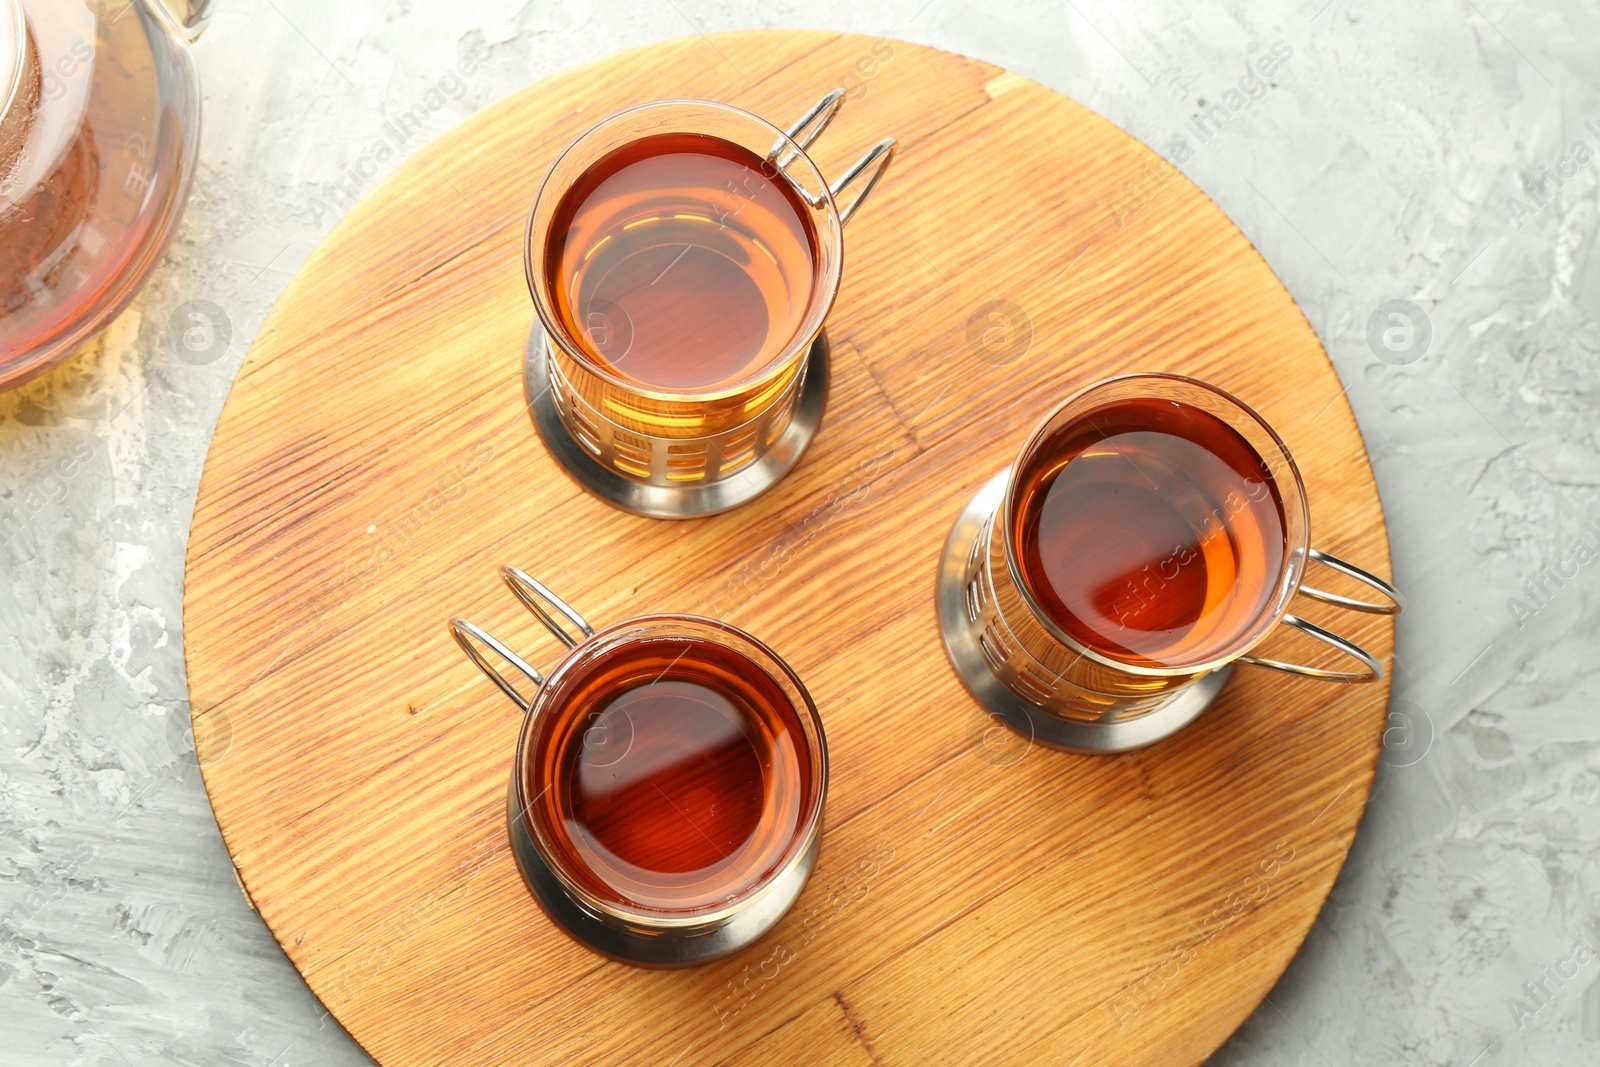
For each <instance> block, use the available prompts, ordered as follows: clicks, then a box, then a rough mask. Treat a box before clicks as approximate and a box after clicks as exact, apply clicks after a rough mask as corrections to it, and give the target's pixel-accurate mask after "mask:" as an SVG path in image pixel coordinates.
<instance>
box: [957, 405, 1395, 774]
mask: <svg viewBox="0 0 1600 1067" xmlns="http://www.w3.org/2000/svg"><path fill="white" fill-rule="evenodd" d="M1310 520H1311V516H1310V511H1309V508H1308V506H1307V502H1306V493H1305V484H1304V482H1303V481H1302V480H1301V476H1300V471H1299V469H1298V468H1297V467H1296V465H1295V461H1294V457H1293V455H1292V454H1291V453H1290V452H1289V448H1288V446H1287V445H1286V444H1285V443H1284V441H1283V439H1282V438H1281V437H1279V436H1278V434H1277V433H1276V431H1274V430H1273V428H1272V427H1271V426H1270V425H1269V424H1268V423H1267V422H1266V420H1265V419H1263V418H1262V417H1261V416H1260V415H1259V414H1257V413H1256V412H1255V411H1254V410H1252V409H1251V408H1249V407H1248V406H1246V405H1245V403H1244V402H1243V401H1241V400H1239V399H1238V398H1237V397H1235V396H1232V395H1231V394H1229V393H1226V392H1224V391H1223V390H1221V389H1219V388H1217V387H1216V386H1214V385H1211V384H1209V383H1207V382H1203V381H1200V380H1198V379H1195V378H1189V377H1185V376H1183V375H1178V374H1159V373H1146V374H1125V375H1121V376H1119V377H1116V378H1108V379H1106V380H1104V381H1101V382H1097V383H1095V384H1093V385H1090V386H1088V387H1087V388H1085V389H1083V390H1081V391H1079V392H1077V393H1075V394H1073V395H1072V396H1069V397H1067V398H1066V399H1065V400H1064V401H1062V402H1061V404H1060V405H1058V406H1057V407H1056V408H1055V410H1054V411H1052V412H1051V413H1050V414H1049V415H1047V416H1046V417H1045V418H1044V420H1043V421H1042V422H1041V423H1040V424H1039V426H1038V428H1037V429H1035V430H1034V431H1033V433H1032V434H1031V435H1030V436H1029V437H1028V439H1027V441H1026V442H1025V443H1024V444H1023V446H1022V449H1021V451H1020V452H1019V453H1018V455H1017V459H1016V462H1015V463H1013V464H1012V466H1011V467H1010V468H1009V469H1008V470H1006V471H1002V472H1001V473H999V474H997V475H995V476H994V477H993V478H991V479H990V480H989V481H988V482H986V483H985V484H984V485H983V486H982V488H980V489H979V490H978V492H977V494H976V495H974V496H973V497H972V499H971V500H970V501H969V502H968V503H967V506H966V507H965V508H964V509H962V512H961V513H960V515H959V516H958V517H957V519H956V522H955V524H954V525H953V526H952V527H951V531H950V536H949V538H948V539H947V541H946V543H945V550H944V554H943V556H942V557H941V563H940V569H939V580H938V583H937V585H936V591H935V604H936V606H937V609H938V613H939V628H940V636H941V637H942V638H943V640H944V646H945V651H946V652H948V653H949V655H950V662H951V664H952V665H953V666H954V667H955V669H956V672H957V673H958V674H959V675H960V676H961V679H962V681H963V682H964V683H966V686H967V688H968V690H969V691H971V692H972V694H973V695H974V696H975V697H976V698H977V700H978V701H979V703H980V704H981V705H983V707H984V708H985V709H986V710H987V711H989V712H990V713H991V714H993V715H997V716H999V717H1000V718H1001V719H1002V720H1003V721H1005V722H1006V723H1007V724H1009V725H1010V726H1012V727H1013V728H1014V729H1016V730H1017V731H1019V732H1020V733H1022V734H1024V735H1025V736H1026V737H1027V738H1028V739H1029V740H1030V741H1032V740H1038V741H1041V742H1043V743H1045V744H1049V745H1054V746H1057V747H1060V748H1066V749H1071V750H1073V751H1078V752H1124V751H1127V750H1129V749H1132V748H1138V747H1140V746H1141V745H1148V744H1152V743H1154V742H1156V741H1159V740H1161V739H1162V738H1164V737H1168V736H1171V735H1172V734H1173V733H1175V732H1177V731H1178V730H1180V729H1182V728H1183V727H1184V726H1185V725H1187V724H1188V723H1190V722H1192V721H1193V720H1194V719H1195V718H1196V717H1197V716H1199V715H1200V714H1201V712H1203V711H1204V710H1205V709H1206V707H1207V706H1209V705H1210V703H1211V702H1212V700H1213V699H1214V698H1215V697H1216V695H1217V694H1218V692H1220V691H1221V689H1222V687H1223V685H1224V684H1225V683H1226V682H1227V679H1228V677H1229V673H1230V672H1231V671H1232V669H1233V666H1234V664H1247V665H1251V666H1257V667H1267V668H1270V669H1272V670H1278V671H1285V672H1288V673H1291V674H1298V675H1301V676H1303V677H1308V678H1318V679H1322V680H1324V681H1337V682H1370V681H1374V680H1376V679H1378V678H1381V677H1382V675H1383V664H1382V662H1381V661H1380V660H1379V659H1378V657H1377V656H1375V655H1373V654H1372V653H1371V652H1369V651H1367V650H1366V649H1364V648H1362V647H1361V646H1360V645H1357V644H1355V643H1354V642H1353V641H1351V640H1349V639H1348V638H1346V637H1342V636H1340V635H1339V634H1337V633H1334V632H1333V631H1331V630H1328V629H1326V628H1325V627H1323V626H1320V625H1317V624H1316V623H1313V622H1310V621H1308V620H1306V619H1303V618H1301V617H1300V616H1298V615H1296V614H1294V613H1292V612H1291V611H1290V610H1289V607H1290V603H1291V601H1293V600H1294V598H1296V597H1300V596H1303V597H1307V598H1309V599H1312V600H1321V601H1324V602H1325V603H1328V604H1332V605H1335V606H1338V607H1341V608H1345V609H1347V610H1351V611H1358V612H1366V613H1370V614H1393V613H1395V612H1397V611H1399V610H1400V606H1401V598H1400V594H1399V593H1398V592H1396V591H1395V589H1394V587H1393V586H1392V585H1390V584H1389V583H1388V582H1386V581H1384V580H1383V579H1381V578H1379V577H1377V576H1376V575H1373V574H1370V573H1368V572H1367V571H1364V570H1362V569H1361V568H1359V567H1356V566H1353V565H1351V564H1349V563H1346V562H1345V561H1344V560H1342V559H1338V558H1337V557H1334V556H1331V555H1329V554H1328V553H1326V552H1322V551H1320V550H1318V549H1316V548H1313V547H1312V546H1311V531H1310ZM1313 563H1314V564H1316V565H1318V566H1320V567H1323V568H1326V569H1330V570H1335V571H1339V572H1340V573H1342V574H1344V575H1345V576H1347V577H1349V578H1352V579H1354V580H1355V581H1357V582H1360V583H1361V584H1363V585H1365V586H1366V587H1368V588H1369V589H1371V590H1373V591H1374V592H1376V593H1378V594H1379V595H1380V596H1381V598H1382V599H1381V600H1376V601H1368V600H1360V599H1356V598H1354V597H1350V596H1346V595H1343V594H1339V593H1333V592H1330V591H1327V590H1323V589H1318V588H1315V587H1313V586H1311V585H1307V584H1305V583H1304V581H1303V580H1302V579H1303V577H1304V574H1305V570H1306V568H1307V566H1308V565H1310V564H1313ZM1280 625H1281V626H1284V627H1287V628H1289V629H1292V630H1296V631H1299V633H1300V634H1302V635H1304V636H1305V637H1309V638H1312V639H1313V640H1315V641H1318V642H1321V643H1322V644H1323V645H1326V646H1328V647H1329V648H1332V649H1334V650H1335V651H1337V652H1338V653H1340V654H1341V655H1343V656H1346V657H1349V658H1351V659H1354V660H1356V661H1357V663H1358V664H1359V669H1355V670H1344V669H1337V668H1338V666H1339V665H1338V664H1334V665H1330V666H1321V665H1312V664H1306V663H1300V662H1291V661H1286V660H1279V659H1275V658H1269V657H1264V656H1259V655H1254V654H1252V650H1253V649H1254V648H1255V647H1256V646H1257V645H1258V644H1260V643H1261V642H1262V641H1263V640H1264V639H1266V637H1267V635H1268V634H1269V633H1271V632H1272V631H1273V630H1275V629H1276V628H1277V627H1279V626H1280Z"/></svg>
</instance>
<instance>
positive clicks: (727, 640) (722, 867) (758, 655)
mask: <svg viewBox="0 0 1600 1067" xmlns="http://www.w3.org/2000/svg"><path fill="white" fill-rule="evenodd" d="M500 573H501V577H502V578H503V579H504V581H505V583H506V585H507V586H508V587H509V588H510V589H511V591H512V593H514V594H515V595H516V597H517V599H518V600H520V601H521V602H522V604H523V606H524V607H526V608H528V610H530V611H531V612H533V613H534V614H535V615H536V616H537V617H538V618H539V620H540V621H541V622H543V623H544V625H545V627H546V628H547V629H549V630H550V632H551V633H552V634H554V635H555V636H556V637H557V638H559V639H560V640H561V641H562V642H563V643H564V644H565V645H566V646H567V648H568V649H569V651H568V652H567V654H566V655H565V656H563V657H562V658H561V660H560V662H558V663H557V664H556V666H555V668H554V669H553V670H552V671H551V672H550V673H549V675H548V677H547V676H546V675H544V674H542V673H541V672H540V671H538V670H536V669H535V668H534V667H532V666H531V665H530V664H529V663H528V662H527V661H526V660H524V659H522V658H521V657H520V656H519V655H518V654H517V653H516V652H514V651H512V649H511V648H510V647H508V646H507V645H505V644H504V643H502V642H501V641H499V640H498V639H496V638H495V637H494V636H493V635H491V634H489V633H488V632H486V631H485V630H483V629H482V628H480V627H478V626H475V625H474V624H472V623H470V622H468V621H466V620H465V619H452V620H451V621H450V630H451V633H452V634H453V635H454V636H455V639H456V643H457V644H459V645H460V646H461V649H462V651H463V652H465V653H466V654H467V656H468V657H469V658H471V660H472V661H473V662H474V663H476V664H477V665H478V667H479V668H480V669H481V670H482V671H483V672H484V673H485V674H486V675H488V677H489V679H490V680H491V681H493V682H494V683H495V685H497V686H499V688H500V689H501V691H502V692H504V693H505V694H506V695H507V696H508V697H510V698H511V699H512V700H513V701H515V702H516V704H517V706H518V707H519V708H521V709H522V710H523V712H524V713H525V716H524V719H523V724H522V734H521V737H520V738H519V739H518V742H517V755H516V760H515V762H514V763H513V769H512V773H511V786H510V789H509V790H508V795H507V803H506V816H507V822H508V824H509V830H510V838H511V849H512V854H513V855H514V856H515V857H516V860H517V866H518V867H519V868H520V869H521V871H522V875H523V879H524V881H525V882H526V883H527V885H528V889H529V891H530V892H532V894H533V896H534V898H535V899H536V900H537V901H538V902H539V905H540V907H542V908H543V909H544V912H545V914H546V915H547V916H549V918H550V919H551V920H552V921H553V922H555V923H556V925H557V926H559V927H561V928H562V929H564V930H565V931H566V932H567V933H569V934H571V935H572V937H574V938H575V939H577V940H578V941H579V942H581V943H582V944H585V945H587V946H588V947H589V948H591V949H594V950H595V951H597V952H600V953H603V954H605V955H607V956H610V957H612V958H613V959H617V960H621V961H623V962H626V963H635V964H639V965H641V966H647V967H684V966H690V965H693V964H697V963H704V962H706V961H708V960H713V959H719V958H721V957H723V956H726V955H728V954H729V953H731V952H736V951H738V950H739V949H740V948H742V947H743V946H745V945H748V944H750V943H751V942H752V941H754V940H756V939H757V938H759V937H761V936H762V935H763V934H765V933H766V932H767V931H768V930H770V929H772V927H773V926H774V925H775V924H776V923H777V922H778V920H780V919H782V918H783V916H784V914H785V913H786V912H787V911H788V910H789V908H790V907H791V906H792V905H793V904H794V902H795V900H796V898H798V897H799V895H800V891H801V889H802V888H804V886H805V883H806V879H807V878H808V877H809V876H810V874H811V867H812V864H813V863H814V862H815V861H816V855H817V847H818V842H819V840H820V838H821V834H822V808H823V801H824V799H825V798H826V796H827V791H828V745H827V740H826V739H825V738H824V736H823V732H822V719H821V716H819V715H818V714H817V708H816V705H815V704H814V703H812V700H811V696H810V694H809V693H807V692H806V688H805V686H804V685H802V684H801V682H800V679H799V678H798V677H797V676H796V675H795V673H794V671H793V670H791V669H790V668H789V666H788V664H786V663H784V662H783V660H782V659H780V658H779V657H778V655H777V653H775V652H773V651H772V650H771V649H770V648H768V647H767V646H766V645H764V644H762V643H761V642H760V641H757V640H756V639H755V638H753V637H751V636H750V635H749V634H747V633H745V632H744V631H743V630H740V629H739V628H737V627H735V626H729V625H728V624H727V623H723V622H718V621H716V620H715V619H706V618H702V617H700V616H697V615H643V616H639V617H637V618H633V619H628V620H626V621H624V622H620V623H617V624H615V625H613V626H608V627H606V628H605V629H603V630H600V631H598V632H597V631H595V629H594V628H593V627H591V626H590V625H589V624H588V623H587V622H585V621H584V619H583V616H581V615H579V614H578V613H577V612H576V611H574V610H573V609H572V608H571V607H569V606H568V605H567V604H566V603H565V602H564V601H562V600H561V599H560V598H559V597H557V596H556V595H555V594H554V593H552V592H550V590H548V589H546V588H545V587H544V586H542V585H540V584H539V583H538V582H537V581H535V580H534V579H533V578H532V577H530V576H529V575H528V574H526V573H524V572H523V571H520V570H518V569H517V568H515V567H502V568H501V569H500ZM485 649H487V650H491V651H493V652H494V653H495V654H497V655H498V656H499V658H500V659H501V660H502V661H504V662H506V663H509V664H510V665H511V666H513V667H515V668H516V669H517V671H519V672H520V673H521V674H522V676H523V677H524V678H526V679H527V680H528V681H531V682H532V683H533V684H534V686H535V687H536V688H537V692H536V693H535V694H534V695H533V696H531V697H529V696H525V695H523V693H522V692H521V690H519V689H518V688H517V686H515V685H513V684H512V683H511V682H510V681H509V680H507V678H506V677H505V676H504V675H502V674H501V673H500V671H499V669H498V668H497V667H496V666H495V665H494V664H493V663H492V662H491V661H490V659H489V658H488V656H487V655H486V652H485Z"/></svg>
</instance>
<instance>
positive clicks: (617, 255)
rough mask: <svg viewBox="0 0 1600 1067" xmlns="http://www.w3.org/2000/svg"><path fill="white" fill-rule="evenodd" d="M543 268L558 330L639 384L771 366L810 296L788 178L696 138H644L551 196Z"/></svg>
mask: <svg viewBox="0 0 1600 1067" xmlns="http://www.w3.org/2000/svg"><path fill="white" fill-rule="evenodd" d="M550 234H551V239H550V240H549V242H548V244H547V252H546V263H545V271H546V274H547V276H548V277H549V278H550V279H551V280H550V286H551V289H552V292H551V293H550V298H551V303H552V304H553V305H554V307H555V310H556V315H557V317H558V319H559V320H560V322H561V324H562V327H563V329H564V330H565V332H566V333H567V335H568V336H569V337H570V338H571V339H572V341H573V342H574V343H576V344H577V345H579V346H580V347H581V348H582V349H583V350H584V352H585V354H586V355H588V356H589V357H591V358H592V359H594V360H595V361H596V362H597V363H598V364H599V365H600V366H601V367H603V368H605V369H608V370H610V371H612V372H613V373H615V374H618V375H620V376H622V377H624V378H626V379H629V380H631V381H634V382H637V383H639V384H641V385H645V386H654V387H658V388H662V389H675V390H685V389H714V388H719V387H723V386H729V385H733V384H736V383H738V382H740V381H743V380H744V379H746V378H748V377H750V376H751V375H754V374H755V373H757V372H759V371H761V370H762V369H763V368H765V367H767V366H768V365H770V364H771V363H772V362H773V361H774V360H776V359H777V358H778V357H779V356H780V355H781V354H782V353H783V351H784V350H785V349H786V348H787V347H788V345H789V344H790V343H791V342H792V341H793V340H794V339H795V336H796V334H797V333H798V332H799V331H800V328H801V326H802V324H803V322H804V320H805V317H806V313H807V311H808V309H809V308H810V306H811V301H812V299H813V287H814V275H815V271H816V259H817V252H816V235H815V233H814V232H813V230H812V222H811V217H810V213H809V208H807V206H806V205H805V203H804V201H802V200H801V199H800V198H799V195H798V193H797V192H796V190H795V189H794V188H793V186H792V184H791V183H790V181H789V180H788V179H787V178H786V177H784V176H783V175H782V174H781V173H779V172H777V171H776V170H775V169H774V168H773V167H772V166H771V165H770V164H769V163H767V161H766V160H765V159H763V158H762V157H760V156H758V155H756V154H755V153H753V152H751V151H749V150H748V149H746V148H744V147H742V146H740V145H737V144H734V143H732V142H731V141H725V140H722V139H721V138H717V137H711V136H707V135H704V134H686V133H665V134H657V135H654V136H650V137H644V138H641V139H639V140H637V141H634V142H632V143H630V144H627V145H624V146H623V147H621V148H619V149H617V150H616V151H614V152H612V153H610V154H609V155H607V156H605V157H604V158H602V159H601V160H600V161H599V162H597V163H596V164H595V165H594V166H592V167H590V168H589V169H588V170H587V171H585V172H584V174H583V175H582V176H581V177H580V178H579V179H578V180H577V181H576V182H574V183H573V186H572V188H571V189H569V190H568V191H567V192H566V194H565V195H564V196H563V197H562V200H561V202H560V205H559V207H558V208H557V209H556V213H555V216H554V219H553V221H552V224H551V228H550Z"/></svg>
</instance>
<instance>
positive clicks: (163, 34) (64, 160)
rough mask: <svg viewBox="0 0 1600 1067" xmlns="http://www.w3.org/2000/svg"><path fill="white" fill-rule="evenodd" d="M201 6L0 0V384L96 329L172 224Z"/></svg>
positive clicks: (182, 189) (184, 174)
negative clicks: (190, 48)
mask: <svg viewBox="0 0 1600 1067" xmlns="http://www.w3.org/2000/svg"><path fill="white" fill-rule="evenodd" d="M209 6H210V0H0V389H6V388H10V387H12V386H14V385H17V384H18V383H20V382H22V381H24V380H25V379H27V378H30V377H32V376H34V375H36V374H39V373H41V372H43V371H44V370H46V369H47V368H49V367H51V366H52V365H54V364H55V363H58V362H59V361H60V360H62V359H64V358H65V357H66V356H68V355H70V354H71V353H72V351H73V350H74V349H76V348H78V347H79V346H80V345H82V344H83V343H84V342H85V341H88V340H89V339H90V338H92V337H93V336H94V335H95V334H97V333H99V332H100V331H101V330H102V329H104V328H105V326H106V325H107V324H109V323H110V321H111V320H112V319H113V318H115V317H116V315H117V313H118V312H120V311H121V310H122V309H123V308H124V307H126V306H127V304H128V302H129V301H130V300H131V299H132V298H133V295H134V293H135V292H136V291H137V290H138V288H139V286H140V285H141V284H142V283H143V282H144V280H145V278H146V277H147V276H148V275H149V273H150V271H151V270H152V269H153V268H154V267H155V265H156V263H157V262H158V261H159V260H160V258H161V253H162V252H163V251H164V250H165V249H166V247H167V242H168V240H169V239H170V238H171V236H172V232H173V230H174V229H175V228H176V227H177V224H178V219H179V218H180V217H181V216H182V214H183V206H184V203H185V202H186V201H187V200H188V197H189V186H190V183H191V180H192V179H193V177H194V162H195V155H196V149H197V148H198V146H199V138H200V86H199V79H198V77H197V74H196V71H195V66H194V61H193V60H192V58H191V57H190V55H189V52H188V48H187V45H188V44H189V43H190V42H192V41H193V40H194V38H195V37H196V36H198V35H199V31H200V27H201V26H202V25H203V23H204V19H205V16H206V14H207V9H208V8H209Z"/></svg>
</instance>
